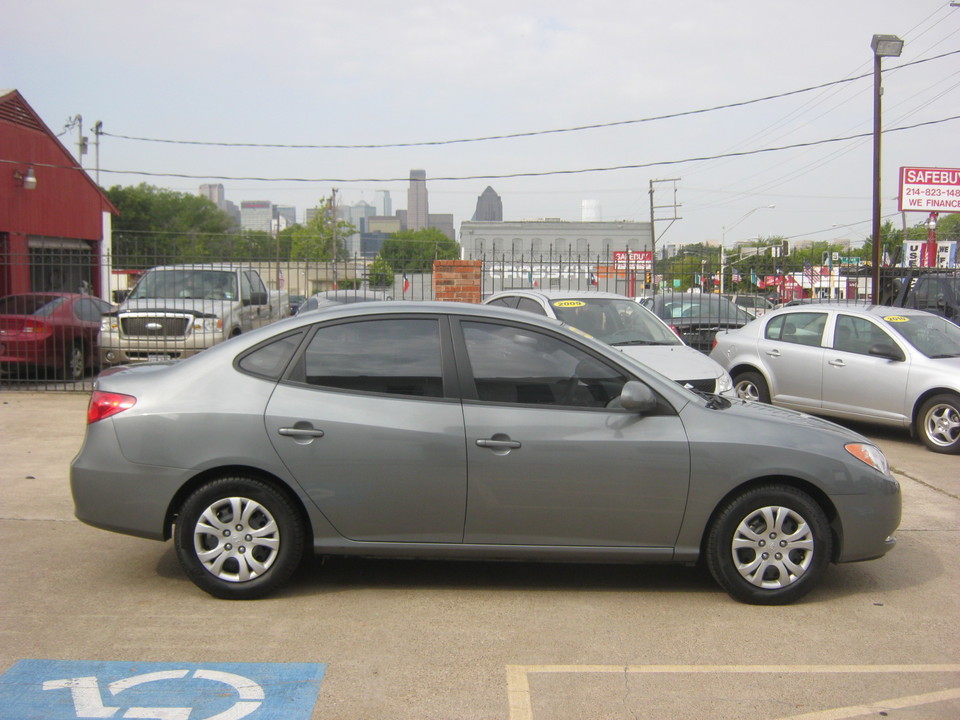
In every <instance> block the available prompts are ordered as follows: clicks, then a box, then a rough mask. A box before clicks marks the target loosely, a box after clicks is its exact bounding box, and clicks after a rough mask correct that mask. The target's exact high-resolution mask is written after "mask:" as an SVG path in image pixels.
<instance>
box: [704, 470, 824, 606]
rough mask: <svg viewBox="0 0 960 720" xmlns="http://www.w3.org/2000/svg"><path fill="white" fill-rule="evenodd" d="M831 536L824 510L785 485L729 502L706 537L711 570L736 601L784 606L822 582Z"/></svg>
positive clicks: (707, 558)
mask: <svg viewBox="0 0 960 720" xmlns="http://www.w3.org/2000/svg"><path fill="white" fill-rule="evenodd" d="M832 547H833V537H832V536H831V534H830V526H829V524H828V522H827V517H826V515H825V514H824V512H823V509H822V508H821V507H820V506H819V505H818V504H817V503H816V501H814V499H813V498H811V497H810V496H809V495H807V494H806V493H805V492H803V491H801V490H797V489H796V488H793V487H790V486H787V485H767V486H763V487H758V488H754V489H753V490H748V491H746V492H744V493H743V494H741V495H738V496H736V497H734V498H733V499H731V500H730V501H729V502H727V504H726V505H724V506H723V508H722V509H721V510H720V513H719V514H718V515H717V517H716V519H715V520H714V522H713V524H712V525H711V527H710V529H709V534H708V535H707V542H706V547H705V553H706V561H707V567H709V568H710V572H711V574H712V575H713V577H714V579H715V580H716V581H717V582H718V583H719V584H720V586H721V587H722V588H723V589H724V590H726V591H727V592H728V593H729V594H730V596H731V597H732V598H734V599H735V600H739V601H740V602H744V603H749V604H751V605H785V604H786V603H790V602H793V601H794V600H797V599H799V598H801V597H803V596H804V595H806V594H807V593H808V592H810V591H811V590H812V589H813V588H814V586H815V585H816V584H817V583H818V582H819V580H820V578H821V576H822V575H823V573H824V571H825V570H826V568H827V564H828V563H829V562H830V556H831V552H832Z"/></svg>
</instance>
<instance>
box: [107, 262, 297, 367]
mask: <svg viewBox="0 0 960 720" xmlns="http://www.w3.org/2000/svg"><path fill="white" fill-rule="evenodd" d="M288 315H289V300H288V296H287V292H286V291H283V290H267V286H266V284H265V283H264V282H263V279H262V278H261V277H260V273H258V272H257V271H256V270H254V269H253V268H251V267H249V266H240V265H221V264H217V265H165V266H160V267H155V268H151V269H150V270H148V271H147V272H146V273H144V274H143V276H142V277H141V278H140V280H139V281H138V282H137V284H136V285H135V286H134V287H133V289H132V290H131V291H130V294H129V295H128V296H127V297H126V299H124V300H123V302H121V303H120V305H119V307H118V308H117V310H116V311H114V312H111V313H109V314H107V315H104V316H103V317H102V320H101V324H100V361H101V364H102V365H103V366H104V367H107V366H110V365H122V364H128V363H137V362H147V361H155V360H176V359H180V358H185V357H189V356H190V355H195V354H197V353H198V352H200V351H201V350H204V349H206V348H208V347H211V346H213V345H216V344H217V343H220V342H223V341H224V340H227V339H229V338H231V337H234V336H235V335H239V334H240V333H242V332H246V331H248V330H252V329H254V328H257V327H260V326H261V325H266V324H267V323H271V322H273V321H274V320H279V319H280V318H282V317H286V316H288Z"/></svg>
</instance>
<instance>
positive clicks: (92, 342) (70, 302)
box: [0, 292, 113, 380]
mask: <svg viewBox="0 0 960 720" xmlns="http://www.w3.org/2000/svg"><path fill="white" fill-rule="evenodd" d="M112 308H113V306H112V305H110V303H108V302H105V301H103V300H100V299H99V298H95V297H91V296H89V295H80V294H78V293H62V292H37V293H23V294H22V295H8V296H7V297H4V298H0V369H2V370H3V371H4V374H10V373H11V371H13V370H15V369H16V368H22V367H32V368H46V369H51V370H53V371H54V372H56V373H57V375H58V376H59V377H61V378H63V379H65V380H80V379H81V378H82V377H83V376H84V373H85V372H86V370H87V369H88V368H92V367H93V366H94V365H95V363H96V362H97V361H98V348H97V338H98V336H99V335H100V315H101V314H102V313H106V312H110V311H111V310H112Z"/></svg>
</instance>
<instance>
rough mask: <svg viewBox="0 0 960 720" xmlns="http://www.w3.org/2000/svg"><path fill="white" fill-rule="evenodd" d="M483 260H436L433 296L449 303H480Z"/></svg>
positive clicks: (434, 264)
mask: <svg viewBox="0 0 960 720" xmlns="http://www.w3.org/2000/svg"><path fill="white" fill-rule="evenodd" d="M482 264H483V263H482V261H481V260H434V261H433V296H434V297H435V298H436V299H437V300H444V301H447V302H468V303H478V304H479V303H480V301H481V300H482V297H481V292H480V270H481V267H482Z"/></svg>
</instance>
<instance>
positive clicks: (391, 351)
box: [304, 318, 443, 397]
mask: <svg viewBox="0 0 960 720" xmlns="http://www.w3.org/2000/svg"><path fill="white" fill-rule="evenodd" d="M304 369H305V376H304V379H305V380H306V382H307V383H309V384H310V385H320V386H323V387H329V388H337V389H341V390H354V391H358V392H375V393H388V394H391V395H414V396H417V397H443V372H442V363H441V352H440V326H439V324H438V322H437V321H436V320H435V319H419V318H390V319H383V320H363V321H357V322H346V323H340V324H337V325H328V326H326V327H321V328H320V329H318V330H317V332H316V333H315V334H314V336H313V338H312V339H311V340H310V343H309V345H308V346H307V349H306V353H305V356H304Z"/></svg>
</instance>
